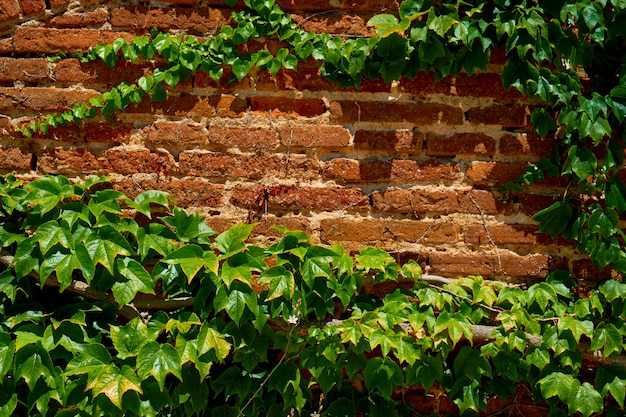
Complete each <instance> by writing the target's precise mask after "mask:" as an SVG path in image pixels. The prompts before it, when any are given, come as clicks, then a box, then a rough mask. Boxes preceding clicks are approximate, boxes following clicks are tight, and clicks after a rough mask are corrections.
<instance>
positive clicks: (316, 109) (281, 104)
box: [250, 96, 326, 117]
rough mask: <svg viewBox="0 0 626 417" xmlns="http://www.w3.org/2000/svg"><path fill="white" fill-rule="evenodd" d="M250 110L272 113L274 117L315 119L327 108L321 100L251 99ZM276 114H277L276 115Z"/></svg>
mask: <svg viewBox="0 0 626 417" xmlns="http://www.w3.org/2000/svg"><path fill="white" fill-rule="evenodd" d="M250 110H252V111H261V112H270V111H271V112H272V115H285V116H303V117H315V116H319V115H322V114H324V112H325V111H326V108H325V107H324V102H323V101H322V100H321V99H291V98H287V97H261V96H259V97H250ZM274 112H276V113H274Z"/></svg>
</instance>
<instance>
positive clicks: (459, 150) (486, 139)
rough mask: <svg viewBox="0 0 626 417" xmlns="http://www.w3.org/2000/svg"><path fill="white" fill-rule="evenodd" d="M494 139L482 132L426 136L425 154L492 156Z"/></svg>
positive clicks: (494, 150) (494, 149)
mask: <svg viewBox="0 0 626 417" xmlns="http://www.w3.org/2000/svg"><path fill="white" fill-rule="evenodd" d="M495 152H496V141H495V139H494V138H492V137H491V136H487V135H485V134H483V133H456V134H452V135H449V136H443V135H437V134H434V133H432V134H429V135H427V136H426V154H427V155H432V156H455V155H480V156H493V155H494V154H495Z"/></svg>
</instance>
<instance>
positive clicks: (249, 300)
mask: <svg viewBox="0 0 626 417" xmlns="http://www.w3.org/2000/svg"><path fill="white" fill-rule="evenodd" d="M257 300H258V299H257V295H256V294H255V293H254V291H253V290H252V288H250V287H246V286H243V285H235V284H233V285H232V286H231V288H230V290H228V289H227V288H226V286H225V285H222V286H220V287H219V288H218V289H217V292H216V293H215V300H214V301H213V307H214V308H215V311H216V312H219V311H222V310H225V311H226V313H227V314H228V315H229V316H230V318H231V319H232V320H233V321H234V322H235V324H237V325H239V323H240V322H241V318H242V317H243V313H244V311H245V308H246V306H248V308H249V309H250V311H251V312H253V313H256V312H257V302H258V301H257Z"/></svg>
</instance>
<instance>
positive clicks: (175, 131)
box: [0, 0, 610, 282]
mask: <svg viewBox="0 0 626 417" xmlns="http://www.w3.org/2000/svg"><path fill="white" fill-rule="evenodd" d="M70 3H71V2H69V1H68V0H50V1H47V2H46V1H43V0H0V30H4V31H5V32H3V33H4V35H3V37H2V38H1V39H0V141H1V142H0V143H2V147H1V148H0V173H4V174H8V173H15V174H17V175H29V176H33V175H35V176H36V175H44V174H62V175H66V176H70V177H76V178H82V177H84V176H86V175H90V174H95V175H103V174H108V175H111V176H112V178H114V180H113V181H114V183H115V187H116V188H117V189H119V190H121V191H123V192H126V193H128V194H129V195H130V196H131V197H132V196H134V195H136V194H138V193H140V192H141V191H144V190H148V189H160V190H164V191H168V192H170V193H172V194H173V195H174V197H175V198H176V200H177V201H178V203H179V204H180V205H181V206H183V207H187V208H190V209H195V208H197V209H200V210H202V211H203V212H204V213H208V214H210V218H209V219H208V220H207V222H208V223H209V224H211V225H212V226H213V227H214V228H215V229H216V230H218V231H223V230H225V229H226V228H228V227H229V226H231V225H233V224H235V223H237V222H244V221H255V222H258V223H259V224H258V226H257V227H256V228H255V229H254V232H253V236H254V239H255V241H260V242H275V241H276V240H277V239H280V233H279V232H278V231H277V230H275V229H272V228H271V226H272V225H274V224H276V225H283V226H285V227H287V228H290V229H304V230H306V231H307V233H309V234H311V236H312V237H313V238H314V239H315V241H317V242H321V243H324V244H334V243H339V244H341V245H343V246H344V247H346V248H347V250H348V251H357V250H359V249H360V248H362V247H363V246H366V245H375V246H377V247H380V248H384V249H386V250H390V251H393V253H394V254H395V256H396V257H397V259H402V260H403V261H406V260H408V259H416V260H418V261H419V262H420V264H421V265H422V266H423V267H424V268H425V269H426V270H427V271H428V272H430V273H434V274H442V275H446V276H461V275H468V274H482V275H484V276H485V277H492V278H505V279H507V280H509V281H524V282H526V281H528V280H534V279H543V278H544V277H545V276H546V275H547V274H548V273H549V271H551V270H553V269H555V268H571V271H572V272H573V273H575V274H577V275H578V276H580V277H581V278H582V279H589V280H595V279H598V277H600V276H608V275H610V271H604V270H603V271H598V270H597V269H594V268H593V265H590V264H589V263H585V262H584V260H582V259H581V258H580V256H579V255H576V253H575V250H574V247H573V246H572V245H571V244H568V243H567V242H565V241H563V240H562V239H560V238H551V237H550V236H549V235H547V234H544V233H538V226H537V225H536V224H535V223H534V222H533V221H532V215H533V214H534V213H535V212H537V211H538V210H541V209H542V208H545V207H547V206H549V205H550V204H552V203H553V202H554V201H556V199H557V198H559V196H560V195H562V192H563V190H564V189H565V187H567V184H563V183H561V182H560V181H558V180H554V179H546V180H545V181H541V182H538V183H537V184H536V185H535V186H533V187H524V188H523V189H522V190H521V191H519V192H511V191H504V189H503V187H502V186H503V185H504V184H506V183H507V182H508V181H511V180H515V178H517V176H518V175H519V174H521V173H523V172H524V170H525V168H526V166H527V165H528V164H529V163H531V162H536V161H538V160H539V159H540V158H542V157H550V156H551V155H552V149H553V144H554V141H555V139H554V138H547V139H545V140H542V139H541V138H539V137H538V136H537V135H536V134H534V133H532V132H533V130H532V126H531V125H530V113H531V111H532V106H531V105H530V103H529V101H528V100H527V99H526V98H525V97H522V96H521V95H520V94H519V93H517V92H516V91H515V90H514V89H512V90H508V91H507V90H505V89H504V88H503V87H502V83H501V81H500V73H499V68H501V66H502V65H503V63H504V62H505V61H504V60H505V53H504V51H495V52H494V53H493V54H492V59H491V64H492V65H491V66H490V67H489V68H493V70H490V71H486V72H482V73H480V74H475V75H473V76H467V75H459V76H457V77H445V78H444V79H442V80H440V81H438V82H436V81H435V76H434V73H419V74H417V75H416V76H415V77H414V78H413V79H407V78H402V79H400V80H398V82H396V83H393V84H392V83H386V82H384V81H383V80H380V79H378V80H370V79H366V78H364V79H363V82H362V83H361V86H360V87H359V88H358V89H356V88H343V87H340V86H339V85H338V84H336V83H332V82H330V81H329V80H327V79H325V78H323V77H321V76H320V67H319V62H317V61H315V60H314V59H313V58H310V59H309V60H307V61H306V62H301V63H299V64H298V69H297V70H285V69H282V70H280V71H279V72H278V73H277V74H276V75H271V74H269V73H268V72H267V71H253V72H251V73H250V74H249V75H248V76H246V77H244V78H243V79H242V80H240V81H237V82H234V83H231V84H226V81H227V80H228V79H229V77H230V76H231V75H232V71H231V70H230V69H229V68H225V70H224V74H223V76H222V79H221V82H215V80H213V79H211V77H210V76H209V75H208V74H206V73H204V72H202V71H200V72H198V73H196V74H193V75H191V76H190V77H189V79H186V80H182V81H181V83H180V84H179V85H178V87H177V88H176V89H168V96H167V98H166V99H165V100H163V101H159V102H155V101H150V100H149V99H148V98H145V97H144V100H143V101H142V102H141V103H139V104H136V105H131V106H129V107H128V109H127V110H126V112H124V113H116V114H113V115H112V116H111V117H109V118H101V117H98V118H96V119H93V120H89V121H87V122H85V123H82V124H78V125H71V124H70V125H66V126H58V127H56V128H53V129H50V130H49V131H48V132H47V133H45V134H37V135H35V136H34V138H33V139H27V138H24V137H22V135H21V134H20V133H19V131H18V129H15V128H16V127H18V126H19V124H20V123H28V122H29V121H30V120H32V119H33V118H37V117H41V116H42V115H45V114H48V113H52V112H56V111H64V110H68V109H71V107H72V106H73V105H74V104H78V103H86V102H88V100H89V99H90V98H92V97H96V96H98V95H99V94H101V93H102V92H103V91H106V90H108V89H109V88H111V87H112V86H115V85H118V84H119V83H122V82H127V83H133V82H135V81H136V80H137V79H138V78H139V77H141V76H144V75H147V74H152V73H154V71H156V70H162V69H163V68H164V66H165V64H164V62H163V61H159V60H153V61H150V62H148V61H141V60H140V61H138V62H136V63H127V62H119V63H118V65H117V66H116V67H115V68H113V69H112V68H109V67H107V66H106V65H104V64H103V63H99V62H90V63H82V62H80V61H79V60H78V59H75V58H65V59H61V60H59V61H56V62H49V61H48V60H47V59H46V58H44V57H42V56H41V55H42V54H43V55H46V54H58V53H72V52H78V51H86V50H87V49H88V48H89V47H92V46H95V45H97V44H98V42H105V43H106V42H113V41H114V40H115V39H116V38H119V37H121V38H123V39H125V40H127V41H129V40H131V39H133V37H135V36H143V35H146V34H148V32H149V30H150V29H151V28H152V27H158V28H159V29H161V30H166V31H175V32H176V33H179V34H182V35H190V36H197V37H199V38H201V39H204V38H205V37H207V36H209V35H211V34H212V33H214V32H215V31H216V30H218V29H219V28H220V27H221V26H222V25H224V24H228V23H229V22H230V21H231V12H232V10H231V9H228V8H227V7H226V6H225V3H224V2H223V1H220V0H207V1H205V2H197V1H192V0H165V1H160V2H158V5H157V4H156V3H155V4H152V3H153V2H148V1H143V0H140V1H138V2H137V1H131V0H120V1H118V2H115V3H113V2H107V1H100V0H87V1H83V2H81V4H82V5H83V6H84V7H83V8H81V9H77V8H74V7H72V6H71V5H70ZM277 3H278V4H280V6H281V7H283V8H284V9H285V10H287V11H288V13H290V14H291V17H292V19H293V20H294V21H295V22H298V24H299V25H300V27H302V28H305V29H306V30H310V31H313V32H325V33H335V34H340V35H348V36H369V35H371V34H372V28H371V27H368V26H367V25H366V23H367V20H368V19H369V18H370V17H371V16H372V15H374V14H377V13H380V12H381V10H386V11H388V12H389V11H393V10H395V9H396V8H397V2H394V1H391V0H367V1H347V0H345V1H344V0H313V1H311V0H307V1H305V0H278V2H277ZM284 46H285V44H284V43H283V42H281V41H279V40H277V39H273V38H268V39H262V40H257V41H254V42H251V43H250V44H249V45H246V46H242V47H241V48H242V51H246V50H247V51H258V50H262V49H266V50H269V51H272V52H273V53H275V52H276V51H277V50H278V49H280V48H282V47H284Z"/></svg>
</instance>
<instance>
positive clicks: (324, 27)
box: [291, 12, 376, 37]
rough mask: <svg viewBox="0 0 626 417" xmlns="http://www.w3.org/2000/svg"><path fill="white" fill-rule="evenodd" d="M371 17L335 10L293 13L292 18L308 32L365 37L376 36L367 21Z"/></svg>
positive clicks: (369, 15)
mask: <svg viewBox="0 0 626 417" xmlns="http://www.w3.org/2000/svg"><path fill="white" fill-rule="evenodd" d="M371 17H372V15H371V14H366V15H357V14H346V13H335V12H328V13H324V14H312V15H298V14H292V15H291V19H292V20H293V21H294V22H295V23H297V24H298V27H299V28H300V29H302V30H305V31H307V32H314V33H331V34H333V35H349V36H365V37H373V36H376V31H375V30H374V28H373V27H368V26H367V21H368V20H369V19H370V18H371Z"/></svg>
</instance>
